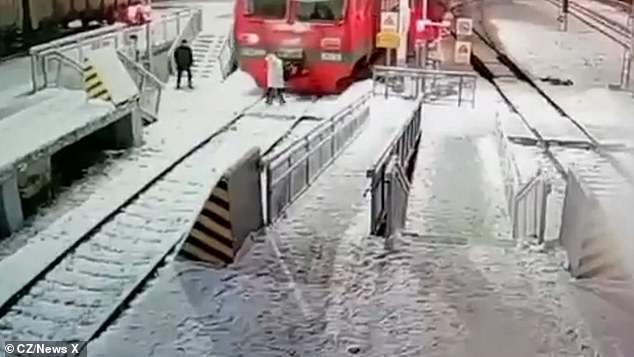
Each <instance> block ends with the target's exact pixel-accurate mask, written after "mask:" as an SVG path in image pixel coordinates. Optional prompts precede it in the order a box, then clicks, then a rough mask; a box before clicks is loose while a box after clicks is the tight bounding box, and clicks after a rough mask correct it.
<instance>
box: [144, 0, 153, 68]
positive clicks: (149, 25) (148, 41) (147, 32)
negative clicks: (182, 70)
mask: <svg viewBox="0 0 634 357" xmlns="http://www.w3.org/2000/svg"><path fill="white" fill-rule="evenodd" d="M146 4H147V6H148V7H149V8H150V19H149V21H148V22H147V23H146V24H145V44H146V46H145V47H146V48H147V60H148V66H147V69H148V71H150V72H152V69H154V58H153V57H154V51H153V48H154V46H153V43H152V20H153V16H152V0H146Z"/></svg>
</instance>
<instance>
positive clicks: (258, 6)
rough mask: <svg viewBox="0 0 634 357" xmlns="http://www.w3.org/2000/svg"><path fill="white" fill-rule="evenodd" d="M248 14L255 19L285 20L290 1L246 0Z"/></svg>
mask: <svg viewBox="0 0 634 357" xmlns="http://www.w3.org/2000/svg"><path fill="white" fill-rule="evenodd" d="M246 3H247V14H248V15H250V16H254V17H264V18H269V19H283V18H284V17H285V16H286V8H287V3H288V0H246Z"/></svg>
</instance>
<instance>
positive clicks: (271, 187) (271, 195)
mask: <svg viewBox="0 0 634 357" xmlns="http://www.w3.org/2000/svg"><path fill="white" fill-rule="evenodd" d="M369 98H370V95H369V94H367V95H365V96H363V97H361V98H360V99H359V100H357V101H356V102H355V103H353V104H352V105H350V106H348V107H346V108H345V109H343V110H342V111H340V112H339V113H337V114H335V115H334V116H333V117H332V118H331V119H329V120H328V121H326V122H324V124H322V125H320V126H319V127H317V128H316V129H315V130H313V131H312V132H311V133H309V134H308V135H306V136H305V137H303V138H301V139H299V140H296V141H295V142H294V143H292V144H291V145H290V146H289V147H288V149H286V150H284V151H282V152H280V153H278V154H275V155H274V156H273V157H270V158H264V160H263V161H264V165H265V171H266V198H267V222H268V223H269V224H270V223H272V222H273V221H275V220H276V219H277V218H278V217H279V216H280V215H281V214H282V213H283V212H284V210H286V208H287V207H288V206H289V205H290V204H291V203H293V202H294V201H295V200H296V199H297V198H298V197H299V196H300V195H301V194H302V192H304V190H306V189H307V188H308V187H309V186H310V185H311V184H312V183H313V182H314V181H315V179H317V177H318V176H319V175H320V174H321V173H322V172H323V170H324V169H326V168H327V167H328V165H330V163H331V162H332V161H333V160H334V159H335V158H336V156H337V154H339V153H340V152H341V151H342V150H343V149H344V148H345V147H346V145H347V144H348V143H350V142H351V141H352V138H353V137H354V136H355V134H356V133H357V132H358V131H359V128H360V127H361V126H362V125H363V124H364V123H365V122H366V120H367V118H368V116H369V113H370V107H369V105H368V100H369Z"/></svg>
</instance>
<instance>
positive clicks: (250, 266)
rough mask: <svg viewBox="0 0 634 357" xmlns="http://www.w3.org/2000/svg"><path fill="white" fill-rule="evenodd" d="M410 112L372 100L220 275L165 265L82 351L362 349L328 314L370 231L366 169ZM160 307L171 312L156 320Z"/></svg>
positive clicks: (392, 102) (396, 103)
mask: <svg viewBox="0 0 634 357" xmlns="http://www.w3.org/2000/svg"><path fill="white" fill-rule="evenodd" d="M386 102H387V105H386ZM413 110H414V105H413V103H411V102H409V103H408V102H406V101H404V100H400V99H394V98H392V99H389V100H387V101H385V100H383V99H378V100H375V101H374V102H373V103H372V106H371V113H370V118H369V119H368V122H367V124H366V125H365V126H364V127H363V128H362V130H363V131H362V132H361V134H360V136H359V137H358V138H357V139H356V140H355V141H354V142H353V143H352V144H351V145H350V146H348V147H347V148H346V149H345V150H344V152H343V153H342V154H341V155H340V156H339V157H338V159H337V160H336V161H335V162H334V163H333V165H332V166H331V167H329V168H328V169H327V170H326V171H325V172H324V173H323V174H322V175H321V176H320V177H319V179H318V180H317V181H316V182H315V183H314V184H313V186H311V188H309V190H308V191H307V192H306V193H305V194H304V195H303V196H302V197H301V198H300V199H299V200H298V201H297V202H296V203H295V204H294V205H293V206H291V208H290V209H289V211H288V213H287V217H286V218H283V219H281V220H280V221H279V222H277V223H276V224H274V225H273V226H271V227H269V228H268V229H267V230H266V232H265V234H264V235H263V236H260V237H258V238H256V242H255V243H254V244H253V246H252V247H251V249H250V251H249V252H248V253H247V254H246V255H245V256H244V257H243V258H242V260H241V262H239V263H238V264H237V265H236V266H234V267H232V268H230V269H225V270H202V269H198V268H195V267H184V266H179V265H176V266H175V267H173V268H172V267H171V268H168V269H166V271H167V272H166V273H165V279H160V281H159V282H158V283H157V285H156V286H155V287H154V288H153V289H151V290H150V291H149V292H148V293H147V294H146V295H145V296H143V297H142V298H140V299H139V301H138V303H137V304H135V305H134V306H133V308H132V309H131V310H130V312H129V313H126V314H125V315H124V317H123V318H122V319H121V321H120V322H119V323H117V324H115V325H114V326H113V327H112V328H111V329H110V330H109V331H107V332H106V333H105V334H104V335H103V337H102V338H101V339H99V340H97V341H96V342H95V343H93V344H92V345H91V346H90V347H89V350H90V351H91V355H93V354H94V355H95V356H101V355H104V356H105V355H112V354H116V355H119V356H122V357H123V356H131V355H139V354H141V355H147V356H174V355H177V354H180V355H183V356H194V355H198V354H199V353H201V351H204V350H206V351H209V352H208V353H211V355H214V356H233V355H238V354H240V353H241V352H242V353H249V354H253V355H257V356H279V355H285V351H287V352H288V353H293V352H291V351H295V353H297V354H298V355H300V356H313V355H315V356H317V355H319V356H321V355H326V354H327V355H333V356H338V355H345V353H346V351H345V350H346V347H348V345H350V344H355V343H356V344H361V343H362V342H363V341H362V340H363V338H362V336H358V337H359V338H358V340H357V341H356V342H354V341H346V338H348V337H350V338H352V336H350V334H351V333H354V332H353V331H350V330H349V329H347V328H344V327H343V326H341V325H340V322H342V321H343V319H342V315H340V314H338V313H334V311H331V312H330V313H328V311H329V310H330V309H331V307H330V305H331V299H340V298H341V296H340V295H339V294H341V292H339V290H338V288H339V287H340V285H341V284H344V283H346V284H347V280H348V279H346V276H348V275H347V274H346V272H344V271H342V272H339V270H338V269H340V265H344V268H345V265H347V264H348V263H349V262H350V261H349V259H351V258H352V257H351V256H350V250H351V249H352V250H355V249H359V248H361V246H358V244H361V240H362V239H363V237H364V236H365V235H367V232H368V231H369V222H368V221H367V217H368V216H369V207H368V205H369V201H368V197H365V196H364V190H365V188H366V185H367V183H368V181H367V178H366V176H365V172H366V170H367V169H368V168H369V167H370V166H371V165H372V164H373V162H374V160H375V159H376V157H378V156H379V155H380V154H381V153H382V152H383V150H384V149H385V147H386V146H387V145H388V144H389V143H390V142H391V140H392V139H393V136H394V135H395V134H396V133H397V132H398V130H399V129H400V128H401V127H402V125H403V123H404V122H405V120H406V119H407V118H408V117H409V116H411V113H412V112H413ZM386 118H390V120H385V119H386ZM372 239H374V238H371V239H370V240H372ZM172 269H176V271H178V273H176V274H177V276H178V278H175V277H176V276H174V275H172V274H173V272H174V271H173V270H172ZM344 270H347V268H345V269H344ZM170 271H171V272H170ZM199 289H204V290H205V292H204V293H202V295H201V293H200V291H199ZM190 299H192V300H190ZM162 311H169V312H170V313H169V314H166V315H164V316H158V315H157V314H160V312H162ZM174 325H175V326H176V328H174V327H173V326H174ZM327 325H328V326H327ZM139 326H141V329H138V327H139ZM203 326H206V327H203ZM200 328H203V329H204V330H205V332H202V333H198V332H197V330H198V331H199V329H200ZM359 332H360V331H359ZM329 333H332V334H334V335H336V336H327V335H328V334H329ZM333 338H334V339H333ZM368 342H369V341H368ZM377 347H379V345H377Z"/></svg>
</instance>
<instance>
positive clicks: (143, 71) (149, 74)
mask: <svg viewBox="0 0 634 357" xmlns="http://www.w3.org/2000/svg"><path fill="white" fill-rule="evenodd" d="M117 55H119V58H120V59H121V60H123V61H124V62H125V63H126V64H128V65H130V66H132V67H133V68H134V69H135V70H136V71H137V72H138V73H139V74H141V75H142V76H144V77H146V78H149V79H150V81H152V82H153V83H154V84H155V85H157V86H158V87H159V88H160V89H163V88H165V85H166V84H165V82H163V81H161V80H160V79H159V78H158V77H157V76H156V75H154V73H152V72H150V71H148V70H147V69H146V68H145V67H143V66H141V65H140V64H138V63H136V62H135V61H134V60H132V59H131V58H130V57H129V56H128V55H126V54H125V53H123V52H121V51H117Z"/></svg>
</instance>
